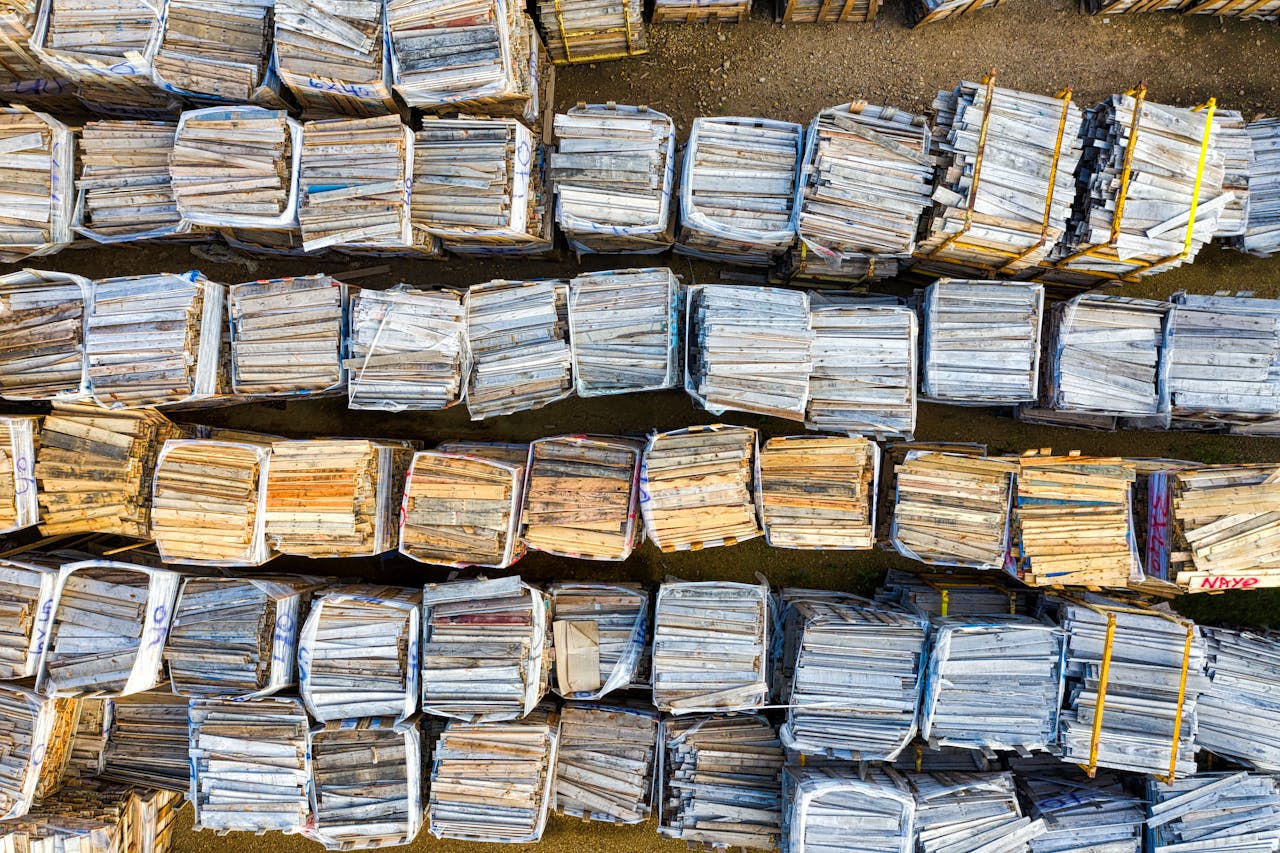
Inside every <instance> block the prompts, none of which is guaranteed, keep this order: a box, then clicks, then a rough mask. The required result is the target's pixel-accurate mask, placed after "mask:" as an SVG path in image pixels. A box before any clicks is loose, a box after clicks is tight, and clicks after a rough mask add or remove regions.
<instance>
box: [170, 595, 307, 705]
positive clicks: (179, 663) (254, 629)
mask: <svg viewBox="0 0 1280 853" xmlns="http://www.w3.org/2000/svg"><path fill="white" fill-rule="evenodd" d="M318 585H319V579H318V578H309V577H290V576H287V575H284V576H279V577H270V578H261V579H255V578H198V577H190V578H187V579H186V580H184V581H183V582H182V592H181V593H180V594H179V596H178V605H177V609H176V610H175V611H174V614H173V624H172V625H171V626H170V628H169V639H168V642H167V643H166V644H165V649H164V659H165V662H166V663H167V664H168V665H169V677H170V679H171V680H172V681H173V691H174V692H175V693H179V694H181V695H183V696H231V697H249V698H256V697H258V696H266V695H269V694H271V693H275V692H277V691H278V690H280V689H282V688H284V687H287V686H289V685H291V684H293V683H294V681H295V678H294V660H295V658H296V657H297V646H298V626H299V624H300V623H301V621H302V615H303V613H304V611H305V607H306V605H307V603H309V602H310V600H311V593H312V592H313V591H314V590H315V589H317V587H318Z"/></svg>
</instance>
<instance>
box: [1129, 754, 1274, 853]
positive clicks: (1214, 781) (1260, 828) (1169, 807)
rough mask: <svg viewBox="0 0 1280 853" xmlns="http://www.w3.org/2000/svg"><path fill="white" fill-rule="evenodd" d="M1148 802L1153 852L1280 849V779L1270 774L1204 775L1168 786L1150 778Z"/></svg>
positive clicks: (1148, 830) (1149, 837) (1148, 782)
mask: <svg viewBox="0 0 1280 853" xmlns="http://www.w3.org/2000/svg"><path fill="white" fill-rule="evenodd" d="M1147 802H1148V806H1147V838H1148V844H1147V849H1148V850H1150V851H1151V853H1173V851H1176V850H1186V849H1187V847H1188V846H1190V847H1192V848H1195V847H1207V846H1212V847H1213V848H1214V849H1218V850H1258V849H1266V848H1269V847H1274V846H1276V845H1277V844H1280V823H1277V818H1280V778H1277V777H1276V776H1274V775H1271V774H1269V773H1243V772H1242V773H1201V774H1199V775H1196V776H1193V777H1191V778H1188V779H1179V780H1177V781H1174V782H1171V783H1170V784H1167V785H1166V784H1164V783H1162V782H1160V781H1158V780H1155V779H1148V780H1147Z"/></svg>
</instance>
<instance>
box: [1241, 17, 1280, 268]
mask: <svg viewBox="0 0 1280 853" xmlns="http://www.w3.org/2000/svg"><path fill="white" fill-rule="evenodd" d="M1277 13H1278V14H1280V9H1277ZM1245 133H1247V134H1249V142H1250V147H1249V152H1250V153H1249V203H1248V205H1247V207H1246V210H1247V211H1248V215H1247V217H1246V219H1245V228H1244V233H1243V234H1241V235H1240V236H1238V237H1236V238H1235V239H1234V240H1233V241H1232V244H1233V245H1234V246H1235V247H1236V248H1237V249H1239V250H1240V251H1242V252H1248V253H1249V254H1251V255H1258V256H1260V257H1264V258H1265V257H1269V256H1271V255H1273V254H1275V253H1276V252H1278V251H1280V118H1260V119H1257V120H1256V121H1251V122H1249V123H1248V124H1247V125H1245Z"/></svg>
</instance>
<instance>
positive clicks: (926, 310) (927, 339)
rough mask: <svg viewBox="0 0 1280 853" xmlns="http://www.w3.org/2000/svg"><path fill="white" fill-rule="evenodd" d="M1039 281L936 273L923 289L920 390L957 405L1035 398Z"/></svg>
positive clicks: (1040, 309) (1041, 311)
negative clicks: (977, 278)
mask: <svg viewBox="0 0 1280 853" xmlns="http://www.w3.org/2000/svg"><path fill="white" fill-rule="evenodd" d="M1043 314H1044V285H1042V284H1030V283H1023V282H1007V281H965V280H958V279H950V278H944V279H939V280H938V281H936V282H934V283H933V284H931V285H929V287H928V288H927V289H926V290H925V293H924V303H923V315H924V334H923V337H924V347H923V350H924V352H923V354H922V356H921V365H920V372H921V381H920V385H921V391H922V393H923V394H924V395H925V396H926V397H929V398H930V399H932V400H935V401H938V402H943V403H951V404H952V405H960V406H987V405H1004V404H1010V403H1021V402H1028V401H1031V400H1034V399H1036V388H1037V380H1038V377H1039V370H1040V327H1041V322H1040V321H1041V319H1042V317H1043Z"/></svg>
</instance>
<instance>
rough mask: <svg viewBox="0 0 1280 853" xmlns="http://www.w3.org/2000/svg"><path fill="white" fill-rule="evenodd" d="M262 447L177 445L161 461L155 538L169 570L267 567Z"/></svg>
mask: <svg viewBox="0 0 1280 853" xmlns="http://www.w3.org/2000/svg"><path fill="white" fill-rule="evenodd" d="M270 452H271V451H270V448H269V447H266V446H263V445H260V444H249V443H237V442H230V441H216V440H204V439H193V440H181V439H179V440H170V441H168V442H166V443H165V445H164V447H163V448H162V449H161V451H160V454H159V456H158V457H157V458H156V469H155V477H154V479H153V481H152V501H151V537H152V538H153V539H154V540H155V543H156V549H157V550H158V551H159V552H160V556H161V557H162V558H163V559H164V560H165V562H169V563H187V564H191V565H200V566H260V565H262V564H263V563H265V562H267V561H268V560H270V559H271V558H272V557H274V556H275V552H274V551H272V549H271V546H270V544H269V543H268V541H267V533H266V515H265V513H264V512H263V502H264V501H265V499H266V485H267V478H266V477H265V476H264V475H265V472H266V468H267V458H268V456H269V455H270Z"/></svg>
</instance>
